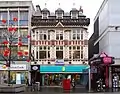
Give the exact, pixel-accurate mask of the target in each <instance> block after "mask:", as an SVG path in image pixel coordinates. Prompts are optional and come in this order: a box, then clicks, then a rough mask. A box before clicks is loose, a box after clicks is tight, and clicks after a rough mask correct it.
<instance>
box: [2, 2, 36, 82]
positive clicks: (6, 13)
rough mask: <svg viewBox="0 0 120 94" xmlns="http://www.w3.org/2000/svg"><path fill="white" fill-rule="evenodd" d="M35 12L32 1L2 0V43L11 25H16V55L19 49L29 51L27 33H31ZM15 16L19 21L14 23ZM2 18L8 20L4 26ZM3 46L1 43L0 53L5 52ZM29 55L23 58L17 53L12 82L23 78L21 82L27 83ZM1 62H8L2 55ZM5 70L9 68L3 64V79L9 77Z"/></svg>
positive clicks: (13, 52)
mask: <svg viewBox="0 0 120 94" xmlns="http://www.w3.org/2000/svg"><path fill="white" fill-rule="evenodd" d="M33 12H34V8H33V5H32V1H0V43H2V42H3V41H4V34H5V31H7V28H8V27H9V26H11V25H14V26H16V28H17V31H16V33H15V36H16V38H17V40H15V41H14V45H13V47H12V55H16V54H17V52H18V51H21V52H23V53H24V52H25V51H27V52H28V53H29V48H30V45H29V44H30V40H29V39H28V38H27V35H30V30H31V16H32V14H33ZM13 18H17V19H18V21H17V22H16V23H14V21H13ZM2 20H6V26H3V24H2ZM19 37H20V38H21V41H22V46H21V47H19V46H18V45H16V44H17V43H18V41H19V40H18V38H19ZM2 46H3V45H1V44H0V54H2V52H3V47H2ZM28 56H29V55H25V56H24V57H22V58H21V57H19V56H18V55H16V57H15V58H14V60H13V62H11V64H12V65H13V66H14V68H15V69H14V68H12V70H11V82H13V83H17V82H16V81H17V79H21V81H20V82H19V83H23V84H25V80H26V78H28V76H29V72H28V69H30V68H29V67H30V65H29V64H28V62H27V61H26V59H27V58H28ZM0 62H1V63H3V64H5V63H6V62H5V61H4V58H2V56H1V55H0ZM14 64H15V65H14ZM16 64H18V65H19V66H20V67H21V68H19V66H17V65H16ZM15 66H16V67H15ZM22 68H23V69H22ZM5 70H7V69H6V67H5V66H4V65H1V68H0V72H1V73H0V75H1V76H0V78H1V79H2V80H3V79H7V78H6V77H7V71H5ZM17 75H19V76H17ZM17 77H18V78H17ZM19 77H20V78H19Z"/></svg>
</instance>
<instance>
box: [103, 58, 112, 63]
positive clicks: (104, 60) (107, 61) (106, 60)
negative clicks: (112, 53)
mask: <svg viewBox="0 0 120 94" xmlns="http://www.w3.org/2000/svg"><path fill="white" fill-rule="evenodd" d="M103 63H104V64H110V63H112V58H111V57H104V58H103Z"/></svg>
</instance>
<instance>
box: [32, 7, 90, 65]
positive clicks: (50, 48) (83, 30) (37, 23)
mask: <svg viewBox="0 0 120 94" xmlns="http://www.w3.org/2000/svg"><path fill="white" fill-rule="evenodd" d="M36 8H37V11H36V13H35V14H34V15H33V17H32V31H31V53H32V56H33V57H34V60H35V61H33V62H31V63H32V64H34V63H36V64H40V65H41V64H62V65H68V64H87V63H88V31H87V30H88V26H89V24H90V19H89V18H86V16H85V15H83V9H82V8H81V7H80V9H79V10H77V9H76V8H72V10H70V12H64V10H62V9H61V8H58V9H57V10H56V11H55V12H54V13H53V12H50V11H49V10H48V9H47V8H44V9H43V10H41V9H40V7H39V6H36Z"/></svg>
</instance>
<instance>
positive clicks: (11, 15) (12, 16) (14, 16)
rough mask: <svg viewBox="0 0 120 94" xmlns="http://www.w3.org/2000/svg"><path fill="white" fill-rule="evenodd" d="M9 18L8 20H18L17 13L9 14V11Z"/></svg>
mask: <svg viewBox="0 0 120 94" xmlns="http://www.w3.org/2000/svg"><path fill="white" fill-rule="evenodd" d="M9 16H10V18H9V19H10V20H13V18H18V12H17V11H16V12H11V11H10V15H9Z"/></svg>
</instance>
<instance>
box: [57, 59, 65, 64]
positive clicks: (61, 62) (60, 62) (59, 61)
mask: <svg viewBox="0 0 120 94" xmlns="http://www.w3.org/2000/svg"><path fill="white" fill-rule="evenodd" d="M55 65H64V60H63V59H57V60H56V61H55Z"/></svg>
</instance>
